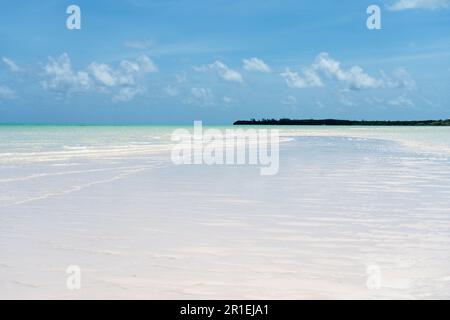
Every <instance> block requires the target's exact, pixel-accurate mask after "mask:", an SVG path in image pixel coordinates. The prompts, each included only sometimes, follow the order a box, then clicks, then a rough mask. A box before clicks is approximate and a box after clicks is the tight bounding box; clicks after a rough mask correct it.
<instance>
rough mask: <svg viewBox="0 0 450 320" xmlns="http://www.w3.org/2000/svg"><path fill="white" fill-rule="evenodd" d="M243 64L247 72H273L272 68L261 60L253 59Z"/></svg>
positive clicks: (244, 61) (246, 60) (245, 60)
mask: <svg viewBox="0 0 450 320" xmlns="http://www.w3.org/2000/svg"><path fill="white" fill-rule="evenodd" d="M242 62H243V64H244V69H245V70H248V71H258V72H264V73H269V72H271V69H270V67H269V66H268V65H267V64H266V63H265V62H264V61H262V60H261V59H258V58H255V57H253V58H250V59H243V60H242Z"/></svg>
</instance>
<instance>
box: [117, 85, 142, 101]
mask: <svg viewBox="0 0 450 320" xmlns="http://www.w3.org/2000/svg"><path fill="white" fill-rule="evenodd" d="M142 92H143V89H142V88H134V87H124V88H120V89H119V92H118V93H116V94H115V95H114V96H113V101H116V102H119V101H122V102H124V101H130V100H133V99H134V97H135V96H136V95H138V94H141V93H142Z"/></svg>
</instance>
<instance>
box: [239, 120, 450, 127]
mask: <svg viewBox="0 0 450 320" xmlns="http://www.w3.org/2000/svg"><path fill="white" fill-rule="evenodd" d="M233 125H269V126H273V125H277V126H450V119H447V120H413V121H378V120H376V121H366V120H337V119H320V120H315V119H301V120H296V119H279V120H277V119H261V120H255V119H251V120H238V121H236V122H234V123H233Z"/></svg>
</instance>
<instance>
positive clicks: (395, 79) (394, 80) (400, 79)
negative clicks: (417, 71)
mask: <svg viewBox="0 0 450 320" xmlns="http://www.w3.org/2000/svg"><path fill="white" fill-rule="evenodd" d="M382 75H383V78H384V79H383V82H384V84H385V86H386V87H388V88H399V89H407V90H412V89H414V88H415V87H416V82H415V81H414V79H413V78H412V77H411V75H410V74H409V73H408V71H407V70H406V69H404V68H397V69H395V70H394V72H393V73H392V75H391V76H387V75H386V74H385V73H384V72H382Z"/></svg>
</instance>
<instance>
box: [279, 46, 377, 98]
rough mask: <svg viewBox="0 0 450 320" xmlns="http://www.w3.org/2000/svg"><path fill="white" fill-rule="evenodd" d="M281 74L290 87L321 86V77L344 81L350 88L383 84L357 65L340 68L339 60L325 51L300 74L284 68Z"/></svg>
mask: <svg viewBox="0 0 450 320" xmlns="http://www.w3.org/2000/svg"><path fill="white" fill-rule="evenodd" d="M281 76H282V77H283V78H284V79H285V81H286V84H287V85H288V86H289V87H291V88H308V87H322V86H324V83H323V77H325V78H328V79H331V80H335V81H338V82H342V83H345V84H346V87H347V88H348V89H350V90H364V89H375V88H378V87H380V86H382V84H383V82H382V80H380V79H376V78H373V77H371V76H370V75H368V74H367V73H366V72H365V71H364V70H363V69H362V68H361V67H359V66H353V67H350V68H349V69H344V68H342V67H341V64H340V62H339V61H337V60H335V59H333V58H332V57H330V55H329V54H328V53H325V52H323V53H320V54H319V55H318V56H317V57H316V59H315V62H314V63H313V64H311V65H310V66H308V67H306V68H304V70H303V72H302V73H301V74H299V73H297V72H294V71H291V70H290V69H289V68H286V71H285V72H283V73H281Z"/></svg>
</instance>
